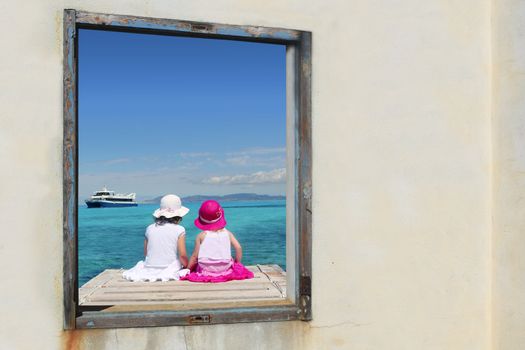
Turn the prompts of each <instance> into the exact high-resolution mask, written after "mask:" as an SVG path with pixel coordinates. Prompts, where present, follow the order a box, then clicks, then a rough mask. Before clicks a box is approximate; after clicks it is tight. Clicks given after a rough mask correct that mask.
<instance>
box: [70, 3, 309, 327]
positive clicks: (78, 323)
mask: <svg viewBox="0 0 525 350" xmlns="http://www.w3.org/2000/svg"><path fill="white" fill-rule="evenodd" d="M78 28H97V29H104V30H112V29H116V30H125V31H131V32H140V31H147V32H152V33H160V34H172V35H190V36H201V37H210V38H222V39H233V40H249V41H254V42H274V43H281V44H285V45H289V46H294V47H296V48H297V57H296V68H297V69H296V74H297V77H296V96H295V97H294V98H295V100H296V127H295V128H296V130H295V134H296V146H297V147H296V159H295V163H296V179H297V183H296V195H295V201H296V205H295V207H296V208H295V211H296V223H297V225H296V232H295V233H294V234H295V235H296V238H297V243H296V276H295V277H296V282H297V283H296V290H295V291H294V292H295V294H296V296H297V297H296V303H295V304H293V305H290V306H282V305H281V306H267V307H257V308H253V307H252V308H250V307H243V308H228V309H213V310H195V311H194V312H192V311H150V312H120V313H109V312H84V313H83V314H82V315H77V312H78V305H77V299H78V297H77V295H78V285H77V284H78V281H77V273H78V272H77V248H78V247H77V202H78V200H77V198H78V194H77V179H78V177H77V176H78V174H77V169H78V168H77V166H78V164H77V162H78V153H77V152H78V147H77V146H78V145H77V109H76V108H77V60H76V56H75V55H76V50H77V48H76V44H77V43H76V31H77V29H78ZM311 46H312V34H311V32H306V31H299V30H291V29H282V28H268V27H258V26H240V25H229V24H215V23H205V22H192V21H182V20H175V19H159V18H147V17H137V16H127V15H112V14H101V13H92V12H84V11H76V10H73V9H66V10H64V158H63V160H64V172H63V174H64V179H63V183H64V233H63V235H64V273H63V277H64V329H74V328H120V327H148V326H169V325H188V324H191V323H190V322H189V321H188V317H190V316H195V315H211V322H210V323H211V324H217V323H236V322H266V321H285V320H305V321H308V320H311V319H312V310H311V275H312V256H311V254H312V244H311V243H312V242H311V240H312V140H311V137H312V130H311V128H312V125H311V73H312V61H311ZM305 291H307V292H306V293H305Z"/></svg>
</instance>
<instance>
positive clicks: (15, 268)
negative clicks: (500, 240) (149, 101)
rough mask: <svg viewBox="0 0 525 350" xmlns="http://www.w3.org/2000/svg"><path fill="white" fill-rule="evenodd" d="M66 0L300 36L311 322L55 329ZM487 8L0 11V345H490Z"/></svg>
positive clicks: (38, 2)
mask: <svg viewBox="0 0 525 350" xmlns="http://www.w3.org/2000/svg"><path fill="white" fill-rule="evenodd" d="M64 8H76V9H81V10H88V11H97V12H107V13H119V14H134V15H144V16H154V17H172V18H179V19H190V20H197V21H200V20H202V21H211V22H223V23H232V24H252V25H266V26H275V27H289V28H294V29H304V30H310V31H312V32H313V150H314V156H313V162H314V168H313V189H314V190H313V198H314V199H313V220H314V221H313V314H314V320H313V321H312V322H310V323H302V322H288V323H265V324H242V325H219V326H202V327H169V328H151V329H119V330H89V331H77V332H68V333H65V332H63V331H62V306H61V305H62V289H61V288H62V287H61V286H62V277H61V276H62V266H61V262H62V232H61V220H62V182H61V173H62V163H61V154H62V153H61V152H62V149H61V147H62V109H61V106H62V105H61V103H62V96H61V93H62V66H61V63H62V62H61V60H62V42H61V40H62V32H61V31H62V23H61V21H62V17H61V16H62V10H63V9H64ZM490 14H491V13H490V2H489V1H488V0H463V1H456V2H446V1H440V0H427V1H420V0H404V1H384V0H383V1H379V0H356V1H354V0H352V1H347V0H340V1H319V0H301V1H300V0H295V1H277V0H275V1H273V0H272V1H269V0H254V1H241V0H237V1H235V0H216V1H180V0H157V1H144V0H126V1H124V0H119V1H102V0H90V1H87V0H82V1H53V0H33V1H29V0H27V1H14V0H11V1H2V2H1V3H0V32H1V33H2V34H1V35H0V38H1V41H0V44H1V48H2V55H0V169H1V172H0V194H1V200H0V222H1V223H2V227H3V230H2V237H1V239H0V266H2V267H3V268H2V276H1V277H2V282H1V288H0V300H2V301H3V303H2V304H3V305H2V311H1V313H0V315H1V316H0V349H35V348H39V349H60V348H61V347H65V348H77V347H79V348H84V349H164V348H170V349H171V348H172V349H201V348H203V349H251V348H259V349H267V348H268V349H270V348H271V349H356V350H359V349H362V350H365V349H388V350H395V349H402V350H408V349H414V350H422V349H425V350H433V349H447V350H448V349H465V350H472V349H489V348H490V344H491V312H492V311H491V310H492V308H491V288H490V287H491V278H490V277H491V259H490V257H491V234H492V220H491V214H492V213H491V208H492V172H491V169H492V157H491V156H492V147H491V146H492V134H491V132H492V131H491V126H492V124H491V103H490V101H491V98H490V97H491V55H490V53H491V25H490ZM509 50H510V49H509ZM518 107H519V106H518ZM522 154H523V153H522ZM521 171H523V170H521ZM508 244H512V241H509V242H508ZM522 300H523V299H522ZM521 322H522V323H521V325H523V321H521ZM247 335H249V336H247ZM505 349H514V348H512V347H507V348H505Z"/></svg>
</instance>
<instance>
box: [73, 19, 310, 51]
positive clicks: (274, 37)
mask: <svg viewBox="0 0 525 350" xmlns="http://www.w3.org/2000/svg"><path fill="white" fill-rule="evenodd" d="M77 23H78V24H79V25H82V26H87V27H90V26H98V27H112V28H119V29H121V30H122V29H129V30H133V31H135V32H136V31H147V32H156V33H160V34H172V35H173V34H178V35H191V36H202V37H210V38H221V39H222V38H226V39H228V38H229V39H232V38H235V39H238V40H249V41H258V42H274V43H275V42H278V43H289V42H296V41H299V39H300V35H301V32H300V31H298V30H292V29H285V28H268V27H261V26H247V25H230V24H221V23H209V22H192V21H182V20H177V19H169V18H151V17H141V16H128V15H113V14H104V13H93V12H83V11H79V12H78V13H77Z"/></svg>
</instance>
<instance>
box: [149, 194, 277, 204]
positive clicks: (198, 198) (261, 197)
mask: <svg viewBox="0 0 525 350" xmlns="http://www.w3.org/2000/svg"><path fill="white" fill-rule="evenodd" d="M161 198H162V196H159V197H155V198H152V199H147V200H143V201H142V203H160V199H161ZM208 199H213V200H216V201H222V202H235V201H268V200H278V199H286V197H285V196H271V195H267V194H256V193H233V194H227V195H224V196H216V195H200V194H199V195H194V196H187V197H183V198H182V202H183V203H184V202H189V203H191V202H204V201H205V200H208Z"/></svg>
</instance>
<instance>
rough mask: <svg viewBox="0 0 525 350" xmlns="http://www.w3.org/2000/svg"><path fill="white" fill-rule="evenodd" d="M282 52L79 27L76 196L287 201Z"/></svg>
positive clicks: (276, 47) (238, 43)
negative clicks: (108, 193)
mask: <svg viewBox="0 0 525 350" xmlns="http://www.w3.org/2000/svg"><path fill="white" fill-rule="evenodd" d="M285 65H286V61H285V47H284V46H283V45H274V44H260V43H249V42H241V41H228V40H212V39H201V38H188V37H173V36H160V35H147V34H135V33H133V34H132V33H121V32H109V31H97V30H86V29H81V30H80V33H79V195H80V199H83V198H84V197H86V196H88V195H90V194H91V193H92V192H93V191H95V190H97V189H99V188H100V187H102V186H104V185H106V186H108V187H110V188H111V189H114V190H116V191H117V192H136V193H137V195H138V196H139V197H141V198H147V197H151V196H157V195H162V194H165V193H177V194H179V195H182V196H184V195H190V194H226V193H235V192H256V193H267V194H284V188H285V159H286V158H285V144H286V129H285V128H286V126H285V113H286V81H285V79H286V72H285Z"/></svg>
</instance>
